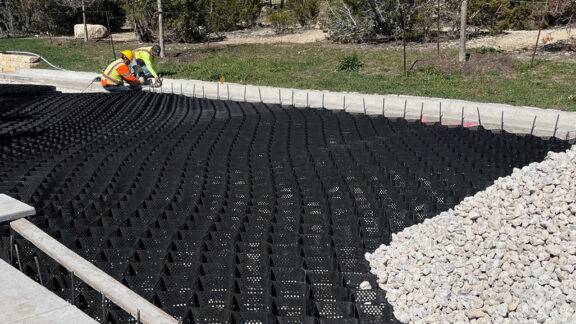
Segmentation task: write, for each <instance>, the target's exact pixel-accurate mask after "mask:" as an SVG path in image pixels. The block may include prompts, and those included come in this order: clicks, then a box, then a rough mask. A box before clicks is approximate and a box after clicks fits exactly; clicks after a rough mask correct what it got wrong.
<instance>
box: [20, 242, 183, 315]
mask: <svg viewBox="0 0 576 324" xmlns="http://www.w3.org/2000/svg"><path fill="white" fill-rule="evenodd" d="M14 254H15V255H16V261H17V262H18V268H19V269H20V272H23V269H22V261H21V260H20V252H19V249H18V244H16V243H15V242H14V235H10V253H9V262H10V265H12V264H13V261H14ZM34 263H35V264H36V271H37V273H38V280H39V281H40V285H42V286H44V280H43V278H42V273H41V272H40V262H39V261H38V257H37V256H34ZM75 277H76V276H75V275H74V271H70V304H72V305H73V306H76V295H75V293H76V285H75V283H74V278H75ZM100 294H101V296H102V319H101V321H102V323H107V321H106V314H107V313H108V310H107V308H106V295H105V294H104V292H102V291H101V292H100ZM131 315H132V314H131ZM132 316H134V318H135V319H136V323H137V324H140V323H141V320H140V310H139V309H138V310H137V311H136V315H132ZM178 324H182V318H180V319H178Z"/></svg>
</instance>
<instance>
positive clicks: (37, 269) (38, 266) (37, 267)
mask: <svg viewBox="0 0 576 324" xmlns="http://www.w3.org/2000/svg"><path fill="white" fill-rule="evenodd" d="M34 262H35V263H36V271H38V279H39V280H40V284H41V285H42V286H44V280H42V273H40V262H38V257H37V256H34Z"/></svg>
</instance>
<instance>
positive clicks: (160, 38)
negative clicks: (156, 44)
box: [158, 0, 165, 57]
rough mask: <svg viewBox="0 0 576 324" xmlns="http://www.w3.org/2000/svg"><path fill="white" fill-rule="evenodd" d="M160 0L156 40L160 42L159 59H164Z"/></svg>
mask: <svg viewBox="0 0 576 324" xmlns="http://www.w3.org/2000/svg"><path fill="white" fill-rule="evenodd" d="M163 14H164V13H163V12H162V0H158V38H159V41H160V57H165V54H164V27H163V26H162V15H163Z"/></svg>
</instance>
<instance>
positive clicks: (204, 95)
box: [202, 85, 206, 99]
mask: <svg viewBox="0 0 576 324" xmlns="http://www.w3.org/2000/svg"><path fill="white" fill-rule="evenodd" d="M202 98H204V99H206V92H204V85H202Z"/></svg>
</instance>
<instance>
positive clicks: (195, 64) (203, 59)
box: [0, 39, 576, 110]
mask: <svg viewBox="0 0 576 324" xmlns="http://www.w3.org/2000/svg"><path fill="white" fill-rule="evenodd" d="M138 46H139V45H138V44H135V43H124V44H120V43H117V44H116V52H117V53H119V52H120V51H121V50H124V49H132V48H136V47H138ZM2 50H23V51H31V52H35V53H38V54H40V55H42V56H44V57H45V58H46V59H48V60H49V61H50V62H52V63H53V64H55V65H58V66H60V67H63V68H65V69H70V70H78V71H94V72H99V71H102V70H103V69H104V68H105V67H106V65H107V64H108V63H109V62H111V61H112V60H113V57H112V52H111V49H110V47H109V44H108V43H107V42H104V41H101V42H96V43H94V42H92V43H89V44H88V45H84V43H83V42H82V41H77V40H61V39H60V40H54V41H53V43H52V44H51V43H50V41H49V40H47V39H0V51H2ZM167 53H168V56H169V58H168V59H167V60H165V61H161V64H160V72H161V73H164V74H165V75H166V76H167V77H169V78H182V79H200V80H209V81H217V80H219V79H220V77H222V76H224V77H225V78H226V81H227V82H236V83H243V84H254V85H267V86H277V87H290V88H306V89H324V90H332V91H355V92H362V93H379V94H404V95H416V96H429V97H442V98H453V99H464V100H471V101H477V102H494V103H507V104H512V105H525V106H535V107H542V108H556V109H563V110H576V101H574V100H572V99H570V98H569V97H570V96H571V95H574V94H576V65H574V64H568V63H557V62H552V61H545V60H537V61H536V64H535V67H534V68H532V69H530V67H529V62H524V61H515V62H514V64H513V72H511V73H510V72H507V73H503V72H502V71H499V70H497V69H492V70H488V71H486V72H481V73H478V72H468V71H466V70H465V69H461V70H453V72H443V70H442V68H441V67H437V66H434V65H433V64H421V65H417V68H416V69H415V70H414V71H412V73H411V74H410V75H409V76H408V77H403V75H402V52H401V51H398V50H388V49H381V48H375V47H361V46H356V47H354V46H350V45H347V46H337V45H331V44H324V45H318V44H314V45H312V44H310V45H270V44H265V45H239V46H214V45H211V46H210V47H207V46H206V45H186V48H185V46H184V45H173V46H172V45H169V46H168V50H167ZM176 53H180V55H179V56H178V57H176V58H174V57H173V56H174V54H176ZM354 53H357V54H358V56H359V58H360V60H361V62H362V63H363V65H364V66H363V67H362V69H361V70H360V71H359V72H354V71H342V72H336V71H335V69H336V67H337V66H338V64H339V63H340V61H341V60H342V59H343V58H344V57H346V56H350V55H353V54H354ZM445 54H448V55H451V56H453V57H454V58H456V57H457V53H456V52H455V51H450V52H445ZM435 55H436V54H435V51H434V50H429V51H426V50H409V53H408V60H407V61H408V64H410V63H412V62H413V61H414V60H416V59H420V60H424V59H426V58H430V57H435ZM478 55H495V56H497V55H505V54H503V53H500V52H497V51H492V50H489V49H488V50H487V49H484V50H479V51H478V52H477V53H475V54H474V56H478ZM474 56H473V57H474ZM43 67H45V66H43Z"/></svg>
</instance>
